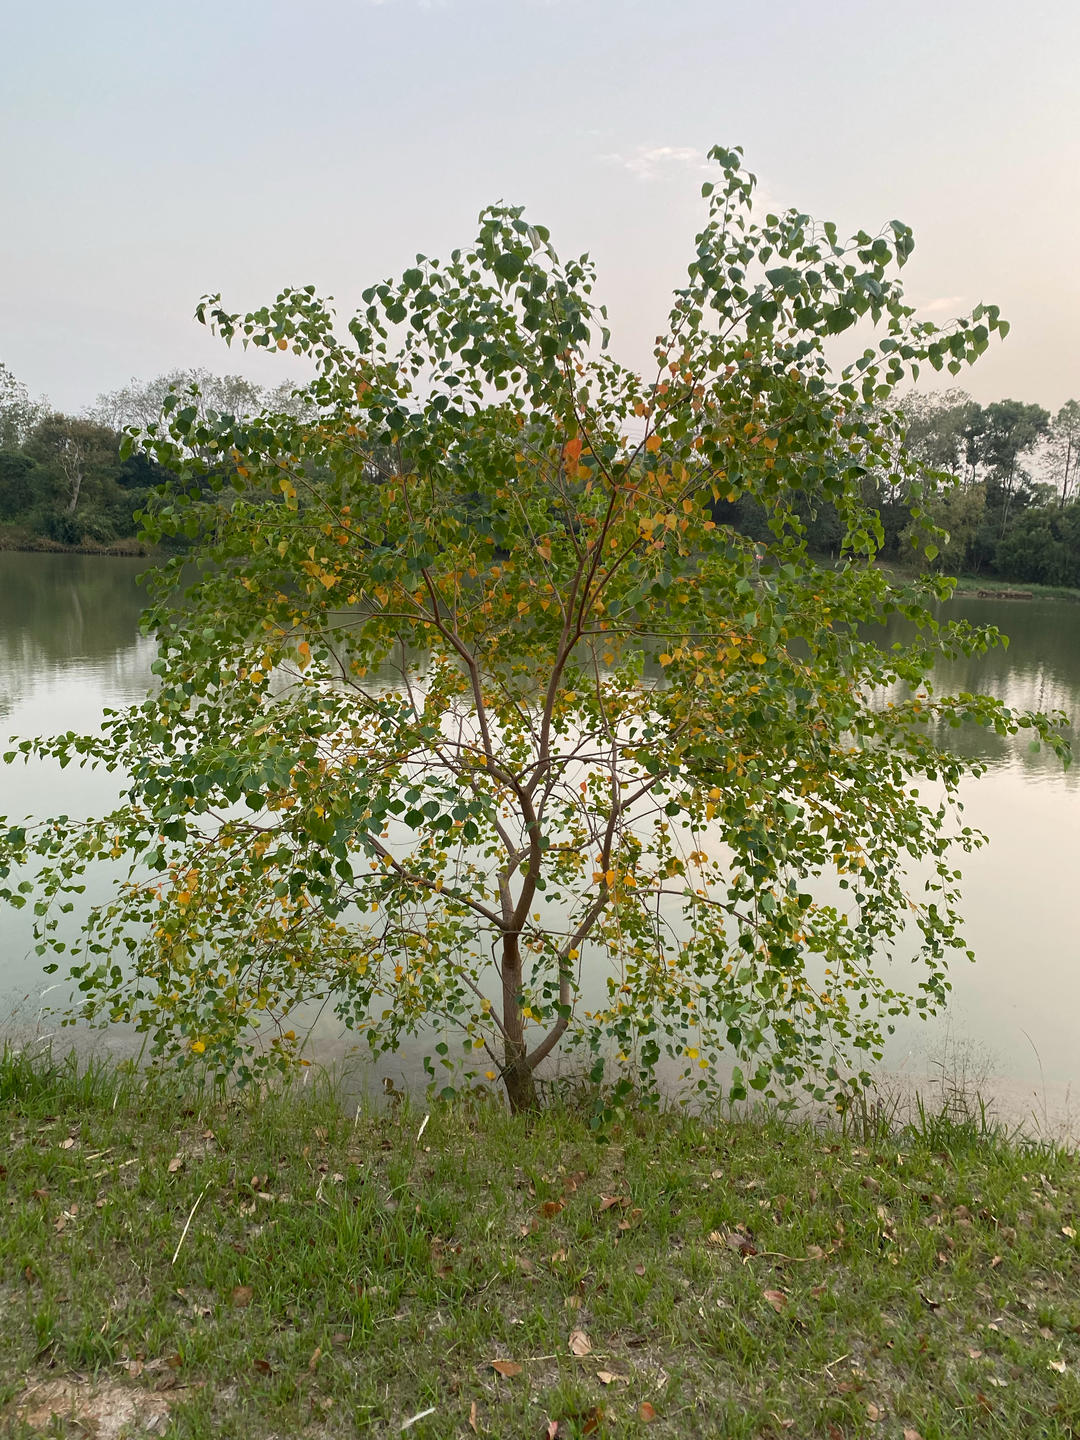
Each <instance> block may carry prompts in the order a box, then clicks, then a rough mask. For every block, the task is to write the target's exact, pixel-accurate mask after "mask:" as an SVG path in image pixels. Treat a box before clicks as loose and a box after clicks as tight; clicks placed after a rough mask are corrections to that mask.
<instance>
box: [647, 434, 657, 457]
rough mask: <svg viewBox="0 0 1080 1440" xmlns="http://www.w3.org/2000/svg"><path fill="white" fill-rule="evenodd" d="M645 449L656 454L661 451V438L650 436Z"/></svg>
mask: <svg viewBox="0 0 1080 1440" xmlns="http://www.w3.org/2000/svg"><path fill="white" fill-rule="evenodd" d="M645 449H646V450H651V451H653V452H654V453H655V452H656V451H657V450H659V449H660V436H659V435H650V436H649V438H648V439H647V440H646V441H645Z"/></svg>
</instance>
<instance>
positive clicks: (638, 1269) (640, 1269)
mask: <svg viewBox="0 0 1080 1440" xmlns="http://www.w3.org/2000/svg"><path fill="white" fill-rule="evenodd" d="M634 1274H635V1275H644V1274H645V1266H644V1265H635V1266H634Z"/></svg>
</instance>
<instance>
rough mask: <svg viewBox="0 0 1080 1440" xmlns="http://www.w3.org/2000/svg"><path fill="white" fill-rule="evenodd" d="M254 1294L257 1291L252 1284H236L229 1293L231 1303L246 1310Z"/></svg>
mask: <svg viewBox="0 0 1080 1440" xmlns="http://www.w3.org/2000/svg"><path fill="white" fill-rule="evenodd" d="M254 1296H255V1291H254V1290H253V1289H252V1287H251V1286H250V1285H235V1286H234V1287H233V1289H232V1291H231V1293H230V1295H229V1303H230V1304H231V1305H235V1306H236V1308H237V1309H238V1310H246V1309H247V1307H248V1306H249V1305H250V1304H251V1302H252V1300H253V1299H254Z"/></svg>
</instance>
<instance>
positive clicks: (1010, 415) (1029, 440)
mask: <svg viewBox="0 0 1080 1440" xmlns="http://www.w3.org/2000/svg"><path fill="white" fill-rule="evenodd" d="M1049 428H1050V412H1049V411H1048V410H1044V409H1043V407H1042V406H1041V405H1028V404H1025V403H1024V402H1023V401H1021V400H996V401H995V402H994V403H993V404H992V405H987V406H986V408H985V409H984V411H983V438H982V449H983V457H984V460H985V463H986V465H987V467H988V472H989V489H988V501H989V503H990V504H991V505H993V506H994V507H995V508H996V509H997V510H998V511H999V512H1000V515H1001V533H1002V534H1004V533H1005V529H1006V526H1007V525H1008V522H1009V514H1010V511H1011V509H1012V507H1013V504H1014V503H1015V502H1016V501H1017V500H1019V502H1020V503H1021V504H1023V503H1025V500H1026V499H1027V496H1026V495H1025V489H1026V487H1027V486H1028V485H1029V484H1030V481H1031V476H1030V473H1029V472H1028V471H1027V470H1025V469H1024V467H1023V465H1022V464H1021V460H1022V459H1023V458H1024V457H1026V456H1029V455H1031V454H1032V453H1033V452H1034V451H1035V449H1036V448H1037V446H1038V445H1039V442H1040V441H1041V440H1042V439H1043V437H1044V436H1045V435H1046V433H1047V431H1048V430H1049Z"/></svg>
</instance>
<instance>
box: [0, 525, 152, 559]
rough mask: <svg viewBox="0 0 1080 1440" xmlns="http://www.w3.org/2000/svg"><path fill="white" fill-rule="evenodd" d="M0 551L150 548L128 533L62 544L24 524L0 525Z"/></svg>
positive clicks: (134, 551)
mask: <svg viewBox="0 0 1080 1440" xmlns="http://www.w3.org/2000/svg"><path fill="white" fill-rule="evenodd" d="M0 550H17V551H26V552H29V553H31V554H43V555H149V554H150V553H151V552H150V548H149V547H148V546H147V545H144V544H143V542H142V541H141V540H140V539H139V538H138V537H137V536H135V535H126V536H124V537H123V538H121V539H119V540H110V541H109V542H108V543H106V542H104V541H97V540H83V541H81V542H80V543H79V544H78V545H63V544H61V542H60V541H59V540H51V539H50V538H49V537H48V536H47V535H38V534H35V532H34V531H33V530H30V529H28V528H27V526H25V525H5V524H0Z"/></svg>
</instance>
